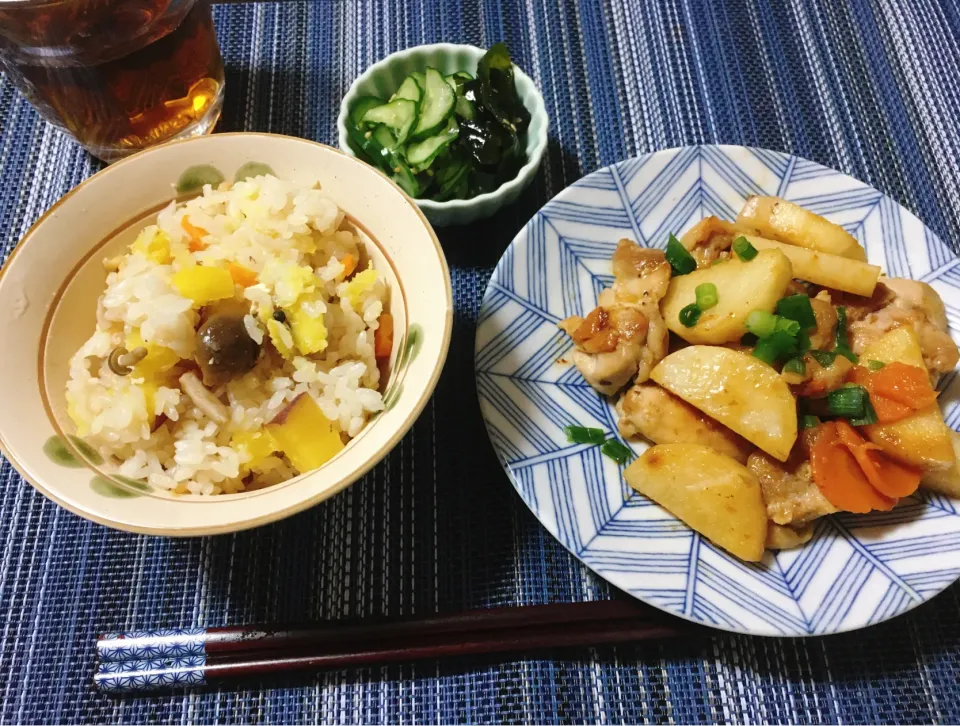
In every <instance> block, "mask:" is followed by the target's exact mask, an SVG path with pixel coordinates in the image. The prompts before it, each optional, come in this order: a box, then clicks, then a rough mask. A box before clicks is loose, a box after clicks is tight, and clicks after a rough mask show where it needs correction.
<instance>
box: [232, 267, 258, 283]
mask: <svg viewBox="0 0 960 726" xmlns="http://www.w3.org/2000/svg"><path fill="white" fill-rule="evenodd" d="M227 269H228V270H229V271H230V277H232V278H233V281H234V282H235V283H237V284H238V285H239V286H240V287H250V286H251V285H256V284H257V279H258V278H257V273H256V272H254V271H253V270H251V269H250V268H249V267H244V266H243V265H238V264H237V263H236V262H228V263H227Z"/></svg>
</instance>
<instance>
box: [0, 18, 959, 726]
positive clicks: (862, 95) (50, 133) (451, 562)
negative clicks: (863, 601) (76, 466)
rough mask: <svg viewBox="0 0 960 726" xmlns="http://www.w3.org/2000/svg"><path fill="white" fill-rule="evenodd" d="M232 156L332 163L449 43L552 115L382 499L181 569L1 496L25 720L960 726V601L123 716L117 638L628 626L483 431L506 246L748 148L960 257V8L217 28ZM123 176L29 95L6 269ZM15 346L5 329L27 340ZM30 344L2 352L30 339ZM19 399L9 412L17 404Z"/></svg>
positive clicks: (0, 136)
mask: <svg viewBox="0 0 960 726" xmlns="http://www.w3.org/2000/svg"><path fill="white" fill-rule="evenodd" d="M215 15H216V20H217V28H218V33H219V36H220V41H221V45H222V47H223V51H224V55H225V58H226V61H227V66H228V70H227V82H228V90H227V100H226V106H225V109H224V116H223V120H222V122H221V125H220V129H221V130H240V129H243V130H257V131H274V132H280V133H286V134H293V135H298V136H305V137H307V138H311V139H316V140H319V141H324V142H328V143H332V142H334V139H335V118H336V114H337V109H338V105H339V100H340V97H341V96H342V95H343V93H344V92H345V90H346V89H347V87H348V85H349V83H350V82H351V81H352V80H353V78H354V77H355V76H357V75H358V74H359V73H360V72H361V71H362V70H363V69H364V68H365V67H366V66H367V65H369V64H370V63H372V62H374V61H375V60H378V59H379V58H382V57H383V56H385V55H386V54H388V53H390V52H392V51H394V50H398V49H400V48H403V47H407V46H411V45H416V44H420V43H430V42H437V41H452V42H463V41H466V42H469V43H473V44H476V45H480V46H487V45H489V44H491V43H493V42H495V41H497V40H501V39H504V40H506V41H507V43H508V45H509V46H510V48H511V51H512V52H513V53H514V55H515V59H516V60H517V62H518V63H519V64H520V65H521V66H522V67H523V68H524V69H526V70H527V72H528V73H530V75H531V76H532V77H533V78H534V79H535V80H536V82H537V83H538V84H539V86H540V87H541V88H542V89H543V93H544V96H545V98H546V102H547V109H548V111H549V113H550V116H551V121H552V128H551V143H550V148H549V153H548V155H547V158H546V162H545V165H544V168H543V169H542V171H541V174H540V176H539V178H538V180H537V182H536V184H535V185H534V187H533V188H532V189H531V190H529V191H528V192H527V193H526V194H525V195H524V196H523V198H522V199H521V201H520V202H519V203H518V204H516V205H515V206H514V207H512V208H510V209H507V210H505V211H504V212H502V213H501V214H500V215H498V216H497V217H496V218H495V219H493V220H490V221H487V222H483V223H480V224H476V225H473V226H471V227H469V228H465V229H449V230H443V231H442V232H441V238H442V240H443V243H444V246H445V248H446V251H447V256H448V260H449V262H450V265H451V268H452V273H453V284H454V297H455V303H456V316H455V328H454V335H453V343H452V347H451V351H450V357H449V360H448V362H447V366H446V369H445V372H444V375H443V377H442V379H441V381H440V384H439V388H438V390H437V395H436V396H435V397H434V400H433V402H432V403H431V405H430V406H428V408H427V409H426V411H425V412H424V414H423V415H422V416H421V418H420V420H419V421H418V423H417V424H416V426H415V427H414V429H413V431H412V432H411V433H410V434H409V435H408V436H407V437H406V438H405V439H404V440H403V441H402V442H401V444H400V445H399V446H397V448H396V449H395V450H394V451H393V453H391V454H390V456H389V457H388V459H387V460H386V461H385V462H384V463H382V464H381V465H380V466H378V467H377V468H376V469H375V470H374V471H373V472H372V473H371V474H370V475H368V476H367V477H366V478H365V479H364V480H363V481H361V482H359V483H358V484H356V485H355V486H353V487H352V488H350V489H349V490H347V491H346V492H344V493H343V494H341V495H339V496H337V497H336V498H334V499H333V500H331V501H329V502H327V503H325V504H322V505H320V506H318V507H316V508H314V509H313V510H311V511H309V512H306V513H304V514H301V515H298V516H296V517H293V518H291V519H289V520H287V521H285V522H281V523H278V524H276V525H272V526H268V527H264V528H261V529H258V530H255V531H251V532H243V533H240V534H237V535H230V536H222V537H217V538H210V539H196V540H169V539H158V538H150V537H140V536H134V535H128V534H123V533H120V532H114V531H111V530H108V529H105V528H103V527H100V526H97V525H93V524H89V523H87V522H85V521H83V520H80V519H78V518H77V517H75V516H73V515H71V514H69V513H67V512H65V511H63V510H61V509H59V508H58V507H56V506H55V505H54V504H52V503H50V502H47V501H46V500H44V499H43V498H42V497H41V496H40V495H39V494H37V493H35V492H34V490H33V489H32V488H31V487H29V486H28V485H26V484H25V483H24V482H23V481H22V480H21V479H20V478H19V477H18V476H17V475H16V474H15V472H14V471H13V470H12V469H11V468H10V466H9V465H8V464H6V463H5V462H4V463H3V468H2V470H0V487H2V490H0V491H2V498H0V542H2V548H0V721H2V722H4V723H6V722H10V723H14V722H19V723H36V722H41V723H42V722H119V723H147V722H150V723H193V722H203V723H212V722H216V723H235V722H241V723H276V722H299V723H304V722H305V723H313V722H324V723H364V722H367V723H369V722H373V723H377V722H381V723H382V722H386V723H392V722H400V721H403V722H414V723H434V722H440V723H454V722H474V723H475V722H524V723H577V722H593V723H611V722H612V723H620V722H677V723H690V722H776V723H807V722H827V723H835V722H843V723H849V722H866V723H879V722H902V723H904V722H905V723H916V722H924V723H931V722H957V721H958V720H960V687H958V676H960V602H958V593H960V590H958V589H957V587H953V588H951V589H949V590H948V591H947V592H946V593H944V594H943V595H941V596H939V597H937V598H936V599H935V600H934V601H933V602H931V603H929V604H927V605H925V606H923V607H920V608H918V609H917V610H916V611H914V612H912V613H910V614H908V615H906V616H904V617H901V618H899V619H897V620H895V621H893V622H890V623H888V624H885V625H882V626H879V627H875V628H871V629H869V630H866V631H863V632H860V633H854V634H849V635H842V636H835V637H831V638H826V639H809V640H796V641H791V640H775V639H757V638H748V637H736V636H727V635H718V636H717V637H715V638H713V639H710V640H708V641H705V642H703V643H700V644H692V645H690V644H688V645H678V644H674V643H664V644H659V645H643V646H623V647H618V648H605V649H601V650H598V651H595V652H589V653H583V654H582V655H579V656H570V655H567V656H565V657H564V659H562V660H556V659H541V660H489V661H479V662H471V663H464V662H460V663H444V664H440V665H437V664H419V665H409V666H402V667H400V666H398V667H390V668H383V669H373V670H365V671H358V672H351V673H331V674H321V675H312V676H310V675H308V676H306V677H304V678H300V679H297V680H289V681H287V682H286V683H284V684H277V683H276V682H272V683H263V684H261V683H255V682H254V683H249V684H246V685H244V686H242V687H239V688H237V689H235V690H218V691H208V692H202V693H188V694H172V695H171V694H167V695H157V696H151V697H145V698H136V699H119V700H117V699H111V698H108V697H106V696H102V695H100V694H98V693H96V692H95V691H94V690H93V689H92V687H91V672H92V665H93V663H92V661H93V643H94V639H95V637H96V634H97V633H98V632H101V631H117V630H128V629H132V628H142V627H151V626H162V625H187V624H194V623H199V624H207V625H218V624H225V623H240V622H251V621H263V620H306V619H311V618H320V617H342V616H348V615H369V614H380V613H386V614H400V613H413V612H425V611H432V610H435V609H443V610H454V609H460V608H465V607H477V606H485V605H503V604H531V603H539V602H545V601H562V600H579V599H589V598H598V597H606V596H607V595H608V594H609V589H608V588H607V587H606V586H605V585H604V584H603V583H602V582H599V581H597V580H596V578H594V577H593V576H591V575H590V574H589V573H587V572H586V571H585V570H584V569H583V568H582V567H581V566H580V565H579V564H578V563H577V562H576V561H575V560H574V559H573V558H572V557H571V556H570V555H568V554H567V552H566V551H565V550H563V549H562V548H561V547H560V545H559V544H557V542H556V541H554V540H553V539H552V538H551V537H550V536H549V535H548V534H546V533H545V532H544V530H543V529H541V527H540V526H539V525H538V524H537V522H536V521H535V520H534V519H533V517H532V516H531V515H530V513H529V512H528V510H527V509H526V507H525V506H524V505H523V504H522V503H521V501H520V499H519V498H518V497H517V496H516V495H515V493H514V491H513V489H512V488H511V486H510V484H509V483H508V482H507V479H506V477H505V476H504V474H503V473H502V471H501V470H500V468H499V467H498V465H497V463H496V460H495V458H494V455H493V452H492V450H491V448H490V445H489V443H488V442H487V438H486V434H485V433H484V429H483V426H482V423H481V420H480V413H479V410H478V406H477V404H476V395H475V384H474V377H473V331H474V325H475V321H476V313H477V307H478V304H479V301H480V297H481V294H482V292H483V288H484V285H485V283H486V280H487V278H488V277H489V274H490V272H491V270H492V267H493V265H494V264H495V262H496V261H497V259H498V258H499V256H500V254H501V253H502V251H503V249H504V247H505V246H506V244H507V243H508V242H509V240H510V239H511V238H512V237H513V236H514V235H515V234H516V232H517V231H518V230H519V228H520V227H521V226H522V225H523V223H524V222H525V221H526V220H527V219H528V218H529V217H530V216H531V215H532V213H533V212H534V211H535V210H536V209H537V208H539V207H540V206H541V205H542V204H543V203H544V202H546V200H547V199H549V198H550V197H551V196H553V195H554V194H556V193H557V192H558V191H559V190H560V189H562V188H563V187H564V186H566V185H567V184H569V183H571V182H572V181H574V180H575V179H578V178H579V177H581V176H582V175H583V174H585V173H588V172H590V171H592V170H594V169H596V168H598V167H600V166H603V165H605V164H609V163H611V162H614V161H617V160H620V159H623V158H626V157H628V156H631V155H633V154H636V153H640V152H645V151H650V150H653V149H659V148H666V147H672V146H680V145H684V144H691V143H734V144H747V145H752V146H762V147H767V148H770V149H776V150H781V151H788V152H792V153H796V154H799V155H801V156H805V157H807V158H810V159H814V160H816V161H819V162H821V163H823V164H826V165H829V166H832V167H835V168H837V169H840V170H842V171H844V172H846V173H848V174H851V175H853V176H856V177H858V178H860V179H863V180H864V181H866V182H868V183H870V184H872V185H874V186H876V187H877V188H879V189H881V190H882V191H884V192H886V193H887V194H889V195H891V196H892V197H893V198H895V199H897V200H898V201H900V202H901V203H903V204H904V205H905V206H907V207H908V208H910V209H912V210H914V211H915V212H916V213H917V214H918V215H919V216H920V217H921V218H922V219H923V220H924V221H925V222H926V223H927V224H928V225H929V226H930V227H931V228H932V229H933V230H934V231H935V232H936V233H937V234H938V235H940V236H941V237H942V238H943V239H944V240H947V241H949V242H951V243H952V244H954V246H955V244H956V240H958V239H960V236H958V235H960V194H958V191H957V190H958V189H960V184H958V181H960V180H958V177H960V165H958V156H960V153H958V146H960V133H958V131H960V128H958V126H960V124H958V122H957V120H956V110H957V108H960V82H958V78H960V50H958V41H957V38H960V9H958V7H957V4H956V3H953V2H951V3H946V2H945V3H943V4H939V3H937V2H935V1H934V0H927V1H926V2H920V1H919V0H918V1H917V2H910V3H905V2H899V0H874V2H868V1H867V0H851V1H850V2H848V3H834V2H831V1H830V0H824V2H822V3H816V2H813V1H812V0H793V2H791V3H789V4H788V3H786V2H773V1H771V0H746V1H745V2H742V3H739V2H738V3H730V4H729V7H728V6H727V5H726V4H725V3H722V2H719V1H718V2H715V3H710V2H697V1H696V0H648V1H646V2H642V1H641V0H636V1H635V2H629V3H628V2H615V3H614V2H604V1H603V0H580V2H577V3H574V2H572V1H571V2H564V0H526V2H519V1H517V0H504V1H503V2H497V1H496V0H420V2H418V3H412V2H406V0H370V1H369V2H354V1H353V0H344V1H342V2H341V1H335V0H312V1H310V2H307V1H306V0H303V1H301V2H294V1H292V0H290V1H288V2H281V3H276V4H243V5H222V6H218V7H217V8H216V10H215ZM98 168H99V164H98V163H97V162H95V161H92V160H91V159H90V158H89V157H87V156H85V155H84V154H83V153H82V152H81V151H79V150H78V148H77V147H76V145H75V144H73V143H72V142H71V141H69V140H68V139H66V138H64V137H63V136H61V135H60V134H59V133H57V132H56V131H54V130H52V129H51V128H50V127H48V126H46V125H45V124H43V123H42V122H40V121H39V120H38V118H37V116H36V114H35V113H34V112H33V110H32V109H31V108H30V107H29V106H28V105H27V103H26V102H25V101H24V100H23V99H22V98H20V97H19V96H18V94H17V93H16V92H15V91H14V90H13V89H12V88H11V86H10V84H9V83H8V82H7V81H6V79H0V245H2V256H3V257H4V258H5V256H6V254H8V253H9V251H10V249H11V248H12V247H13V245H15V244H16V241H17V240H18V239H19V238H20V236H21V235H22V234H23V233H24V232H25V231H26V229H27V228H28V227H29V226H30V224H31V223H32V222H33V221H34V220H35V219H36V218H37V217H38V216H39V215H40V214H41V213H42V211H43V210H44V209H46V208H47V207H49V206H50V205H51V204H52V203H53V202H54V201H55V200H56V199H57V198H58V197H60V196H61V195H62V194H63V193H64V192H66V191H67V190H68V189H70V188H71V187H72V186H74V185H76V184H77V183H78V182H80V181H81V180H82V179H83V178H85V177H86V176H88V175H90V174H91V173H93V172H95V171H96V170H97V169H98ZM0 330H2V328H0ZM0 345H2V340H0ZM13 384H14V383H13V382H11V381H5V382H2V383H0V385H13Z"/></svg>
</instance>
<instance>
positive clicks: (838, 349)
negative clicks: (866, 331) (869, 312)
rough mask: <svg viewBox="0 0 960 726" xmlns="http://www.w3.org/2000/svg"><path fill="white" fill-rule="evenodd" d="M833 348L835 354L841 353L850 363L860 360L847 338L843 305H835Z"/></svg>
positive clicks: (845, 311) (845, 314) (845, 313)
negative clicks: (835, 317)
mask: <svg viewBox="0 0 960 726" xmlns="http://www.w3.org/2000/svg"><path fill="white" fill-rule="evenodd" d="M833 350H834V352H835V353H836V354H837V355H842V356H843V357H844V358H846V359H847V360H849V361H850V362H851V363H856V362H857V361H859V360H860V359H859V358H858V357H857V354H856V353H854V352H853V351H852V350H851V349H850V341H848V340H847V309H846V308H845V307H843V305H840V306H838V307H837V337H836V344H835V345H834V346H833Z"/></svg>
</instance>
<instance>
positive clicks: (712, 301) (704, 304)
mask: <svg viewBox="0 0 960 726" xmlns="http://www.w3.org/2000/svg"><path fill="white" fill-rule="evenodd" d="M694 294H695V295H696V296H697V307H698V308H700V310H701V311H703V310H709V309H710V308H712V307H713V306H714V305H716V304H717V303H718V302H720V295H719V294H718V293H717V286H716V285H714V284H713V283H712V282H705V283H703V284H702V285H697V289H696V290H694Z"/></svg>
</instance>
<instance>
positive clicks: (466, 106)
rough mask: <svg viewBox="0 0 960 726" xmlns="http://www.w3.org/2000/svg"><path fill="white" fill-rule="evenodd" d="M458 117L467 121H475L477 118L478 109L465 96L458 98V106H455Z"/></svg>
mask: <svg viewBox="0 0 960 726" xmlns="http://www.w3.org/2000/svg"><path fill="white" fill-rule="evenodd" d="M454 111H456V114H457V116H459V117H460V118H465V119H466V120H467V121H473V120H474V119H475V118H476V117H477V109H476V108H475V107H474V105H473V102H471V101H468V100H467V99H466V98H464V97H463V96H457V105H456V106H454Z"/></svg>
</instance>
